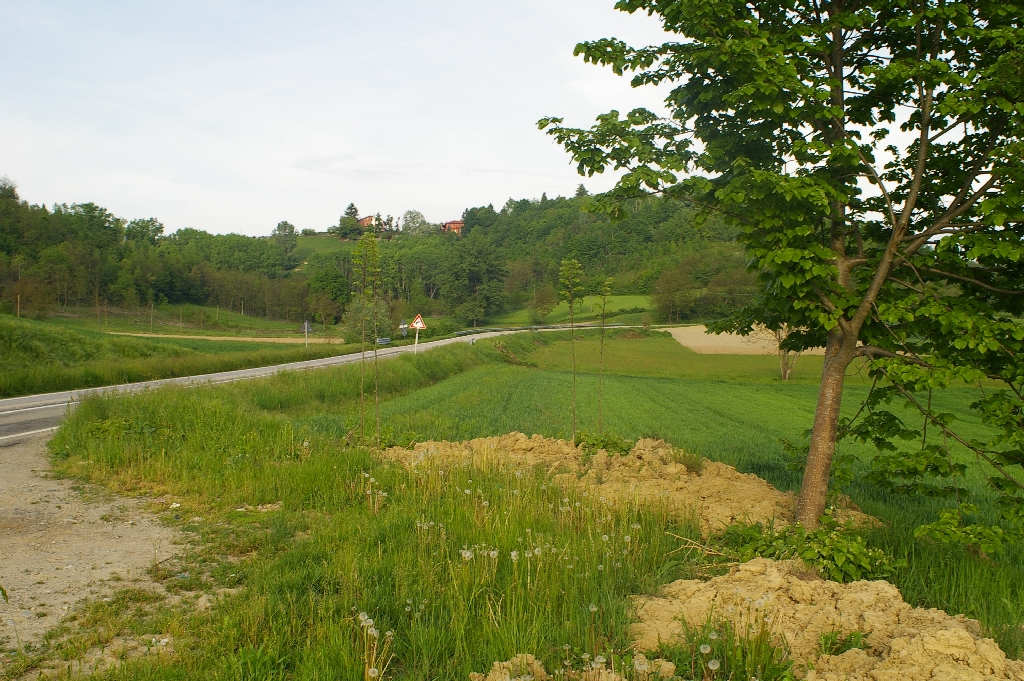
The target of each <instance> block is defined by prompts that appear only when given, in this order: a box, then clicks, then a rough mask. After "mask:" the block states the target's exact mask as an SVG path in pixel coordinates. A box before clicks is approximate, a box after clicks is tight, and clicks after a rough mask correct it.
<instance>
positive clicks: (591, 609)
mask: <svg viewBox="0 0 1024 681" xmlns="http://www.w3.org/2000/svg"><path fill="white" fill-rule="evenodd" d="M590 612H597V606H596V605H594V604H593V603H591V604H590Z"/></svg>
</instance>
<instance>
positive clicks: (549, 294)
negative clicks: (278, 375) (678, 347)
mask: <svg viewBox="0 0 1024 681" xmlns="http://www.w3.org/2000/svg"><path fill="white" fill-rule="evenodd" d="M587 201H588V197H586V196H585V192H582V191H581V192H580V193H579V195H578V196H576V197H573V198H561V197H559V198H556V199H548V198H547V197H542V198H541V199H540V200H526V199H524V200H519V201H514V200H511V199H510V200H509V201H508V202H507V203H506V204H505V205H504V206H503V207H501V209H499V210H495V209H494V208H493V207H492V206H484V207H478V208H470V209H468V210H466V211H465V213H464V216H463V217H464V220H465V227H464V230H463V234H462V236H456V235H454V234H451V233H441V232H440V231H439V229H438V228H437V226H435V225H429V224H425V223H422V222H420V223H419V224H416V225H415V228H414V229H412V228H410V229H408V230H405V231H402V230H397V229H394V228H393V227H392V225H393V224H395V223H393V222H392V221H390V220H389V221H387V222H386V223H384V226H383V227H382V228H381V229H379V230H378V236H379V238H380V246H381V249H380V250H381V254H382V262H383V267H384V275H385V282H386V289H387V291H386V292H387V297H388V301H389V305H390V308H391V311H392V312H393V316H394V317H395V319H397V318H399V317H408V316H410V315H412V314H415V313H424V314H428V315H446V316H449V317H452V318H454V319H456V320H459V321H461V322H463V323H478V322H480V321H481V320H484V319H486V318H487V317H488V316H489V315H493V314H496V313H499V312H502V311H505V310H511V309H522V308H523V307H527V306H532V307H534V308H535V309H536V313H535V314H533V318H534V319H535V320H536V321H540V320H542V319H543V317H544V314H545V311H546V310H550V303H551V301H552V300H554V299H557V293H556V288H557V280H558V268H559V264H560V262H561V260H562V259H563V258H566V257H575V258H577V259H578V260H579V261H580V262H581V263H582V264H583V269H584V281H585V285H586V287H587V289H588V290H591V291H593V292H596V291H597V290H599V289H600V286H601V284H602V283H603V282H604V281H605V280H606V279H607V278H609V277H611V278H613V285H612V288H613V291H614V293H616V294H644V295H652V296H654V299H655V301H656V303H657V306H658V315H659V316H660V318H662V319H664V320H671V321H677V320H680V319H686V318H694V317H701V318H704V317H713V316H717V315H719V314H721V313H722V312H724V311H726V310H727V309H731V308H732V307H734V306H735V305H736V304H737V303H739V302H741V301H742V300H744V299H745V297H746V296H749V295H750V293H751V287H752V285H753V277H752V275H750V274H749V273H747V272H746V271H745V262H744V260H743V258H742V256H741V251H740V249H739V248H738V247H737V246H736V245H735V244H734V243H733V236H734V235H733V234H732V233H730V232H729V231H728V230H727V229H726V228H724V227H723V226H722V225H721V224H720V223H716V222H714V221H710V222H705V223H697V222H696V221H695V220H694V217H693V214H692V212H691V211H690V210H688V209H686V208H685V207H683V206H681V205H680V204H677V203H672V202H666V201H661V200H654V199H651V200H647V201H644V202H638V203H636V204H634V205H632V206H630V207H629V208H630V216H629V217H628V218H627V219H625V220H623V221H621V222H619V223H616V224H612V223H610V222H609V221H608V220H607V219H606V218H604V217H601V216H596V215H594V214H591V213H588V212H586V211H585V210H584V207H585V205H586V203H587ZM353 209H354V206H350V210H349V211H348V212H351V211H352V210H353ZM353 222H354V220H353V219H352V217H351V216H350V215H348V216H342V218H341V220H340V221H339V224H340V225H342V226H346V227H347V229H346V230H339V229H337V228H335V229H332V232H334V234H335V236H332V237H329V238H330V239H331V244H333V245H331V246H329V247H327V248H322V247H321V248H319V249H318V250H317V251H316V252H313V253H312V254H311V255H309V256H308V258H307V259H306V260H305V261H299V260H298V259H297V258H296V257H295V253H296V247H297V246H298V245H299V243H300V240H302V239H326V238H328V237H323V236H320V237H304V236H299V235H297V234H296V231H295V228H294V227H292V226H291V225H290V224H289V223H287V222H282V223H280V224H279V225H278V227H277V228H275V230H274V233H273V234H272V235H271V236H270V237H247V236H242V235H237V234H226V235H213V234H208V233H206V232H202V231H199V230H195V229H181V230H179V231H177V232H175V233H173V234H169V235H165V234H164V233H163V225H162V224H161V223H160V222H159V220H157V219H156V218H146V219H133V220H126V219H123V218H120V217H117V216H114V215H113V214H111V213H110V212H109V211H107V210H106V209H104V208H101V207H99V206H97V205H95V204H92V203H85V204H75V205H71V206H68V205H63V204H60V205H54V206H52V207H50V208H47V207H45V206H41V205H36V204H30V203H28V202H27V201H24V200H22V199H21V198H20V197H19V195H18V192H17V189H16V187H15V186H14V185H13V183H11V182H9V181H3V180H0V310H3V311H5V312H9V313H13V312H15V310H16V308H17V307H18V305H19V302H18V301H19V296H20V312H21V314H22V315H24V316H45V315H47V314H52V313H55V312H69V311H79V312H83V313H84V312H86V311H88V310H90V309H94V308H96V309H98V308H99V307H100V306H104V305H111V306H116V307H119V308H121V309H125V310H128V311H141V310H143V309H145V308H148V306H149V305H150V304H156V305H160V304H166V303H172V304H181V303H192V304H200V305H211V306H213V305H217V306H220V307H222V308H224V309H230V310H233V311H236V312H240V311H243V310H244V312H245V314H247V315H257V316H261V317H265V318H268V319H281V320H287V321H298V320H300V319H303V318H306V317H309V316H313V317H316V318H318V319H319V320H321V321H323V320H325V319H326V320H327V321H328V322H329V323H330V322H333V321H337V320H339V319H340V318H341V317H342V315H343V313H344V310H345V306H346V305H347V304H348V303H349V301H350V298H351V294H350V291H351V290H352V277H353V267H352V251H353V249H354V248H355V240H354V238H353V237H355V236H356V234H353V233H352V231H351V223H353ZM410 224H412V223H410V220H409V219H408V214H407V219H406V225H410ZM338 234H344V236H345V237H346V238H339V237H338V236H337V235H338ZM299 250H301V249H299Z"/></svg>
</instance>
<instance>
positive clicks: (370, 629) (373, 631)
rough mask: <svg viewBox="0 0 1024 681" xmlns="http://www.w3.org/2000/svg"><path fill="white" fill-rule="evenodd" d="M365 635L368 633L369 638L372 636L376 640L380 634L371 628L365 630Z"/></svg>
mask: <svg viewBox="0 0 1024 681" xmlns="http://www.w3.org/2000/svg"><path fill="white" fill-rule="evenodd" d="M366 633H368V634H369V635H370V636H372V637H374V638H377V637H378V636H380V632H379V631H377V630H376V629H375V628H373V627H370V628H369V629H367V630H366Z"/></svg>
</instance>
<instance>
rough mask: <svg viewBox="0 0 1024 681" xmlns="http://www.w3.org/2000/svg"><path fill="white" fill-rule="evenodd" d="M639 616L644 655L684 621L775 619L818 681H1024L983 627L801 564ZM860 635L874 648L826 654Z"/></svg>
mask: <svg viewBox="0 0 1024 681" xmlns="http://www.w3.org/2000/svg"><path fill="white" fill-rule="evenodd" d="M635 607H636V613H637V617H638V619H639V622H638V623H637V624H635V625H633V626H634V634H635V635H636V638H637V642H636V646H637V647H638V648H639V649H641V650H651V649H654V648H657V647H658V645H659V643H660V642H668V641H671V640H673V639H676V638H678V637H679V636H680V634H681V633H682V626H683V625H682V622H684V621H685V622H686V623H687V624H688V625H689V626H694V627H696V626H699V625H701V624H703V623H704V622H705V621H707V618H708V617H709V615H710V616H713V617H721V618H727V619H729V620H731V621H733V622H734V623H735V624H736V625H738V627H740V628H741V629H742V628H743V627H745V626H746V624H747V623H748V621H749V618H751V617H765V618H766V620H767V621H770V622H771V625H772V626H773V627H774V629H775V631H777V632H781V634H780V636H781V637H782V638H784V639H785V642H786V644H787V645H788V647H789V650H790V654H791V655H792V657H793V659H794V660H795V661H796V663H797V665H798V668H804V669H806V668H807V665H808V663H813V665H814V669H812V670H810V671H808V672H807V674H806V678H807V679H809V680H824V681H839V680H840V679H851V680H853V681H860V680H863V681H888V680H890V679H892V680H893V681H895V680H896V679H900V680H901V681H904V680H905V681H915V680H917V679H922V680H923V679H948V680H950V681H953V680H961V679H963V680H964V681H967V680H973V679H1013V680H1016V681H1024V662H1019V661H1015V660H1008V659H1007V658H1006V655H1005V654H1004V653H1003V651H1002V650H1000V649H999V646H998V645H996V643H995V642H994V641H993V640H991V639H988V638H983V637H982V636H981V628H980V625H979V624H978V623H977V622H976V621H974V620H970V619H967V618H966V617H964V616H963V615H958V616H956V617H951V616H949V615H947V614H946V613H945V612H943V611H941V610H934V609H933V610H925V609H923V608H913V607H911V606H910V605H908V604H907V603H905V602H903V598H902V597H901V595H900V592H899V590H898V589H897V588H896V587H895V586H893V585H892V584H889V583H888V582H883V581H861V582H853V583H851V584H838V583H836V582H828V581H823V580H821V579H818V578H817V577H815V576H814V575H813V573H811V572H809V571H808V570H807V569H806V567H804V565H803V564H802V563H800V562H798V561H785V562H777V561H771V560H766V559H763V558H758V559H755V560H752V561H750V562H748V563H744V564H743V565H740V566H739V567H737V568H735V569H733V571H732V572H730V573H729V574H728V575H725V576H722V577H716V578H714V579H712V580H710V581H707V582H701V581H696V580H679V581H676V582H673V583H671V584H668V585H666V586H665V587H663V588H662V593H661V595H660V596H651V597H646V596H645V597H638V598H636V599H635ZM768 618H771V619H770V620H769V619H768ZM855 631H858V632H862V633H864V634H867V637H866V644H867V646H868V648H867V649H853V650H849V651H847V652H845V653H843V654H841V655H820V654H819V650H820V637H821V635H822V634H829V633H831V632H838V633H840V634H841V635H842V636H848V635H849V634H851V633H852V632H855Z"/></svg>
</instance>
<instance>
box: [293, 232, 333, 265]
mask: <svg viewBox="0 0 1024 681" xmlns="http://www.w3.org/2000/svg"><path fill="white" fill-rule="evenodd" d="M340 247H341V241H339V240H338V239H337V238H336V237H333V236H328V235H326V234H324V235H318V236H300V237H299V241H298V244H297V245H296V247H295V253H294V255H295V259H296V260H298V261H299V262H303V261H304V260H308V259H309V256H311V255H313V254H314V253H326V252H328V251H336V250H338V249H339V248H340Z"/></svg>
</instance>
